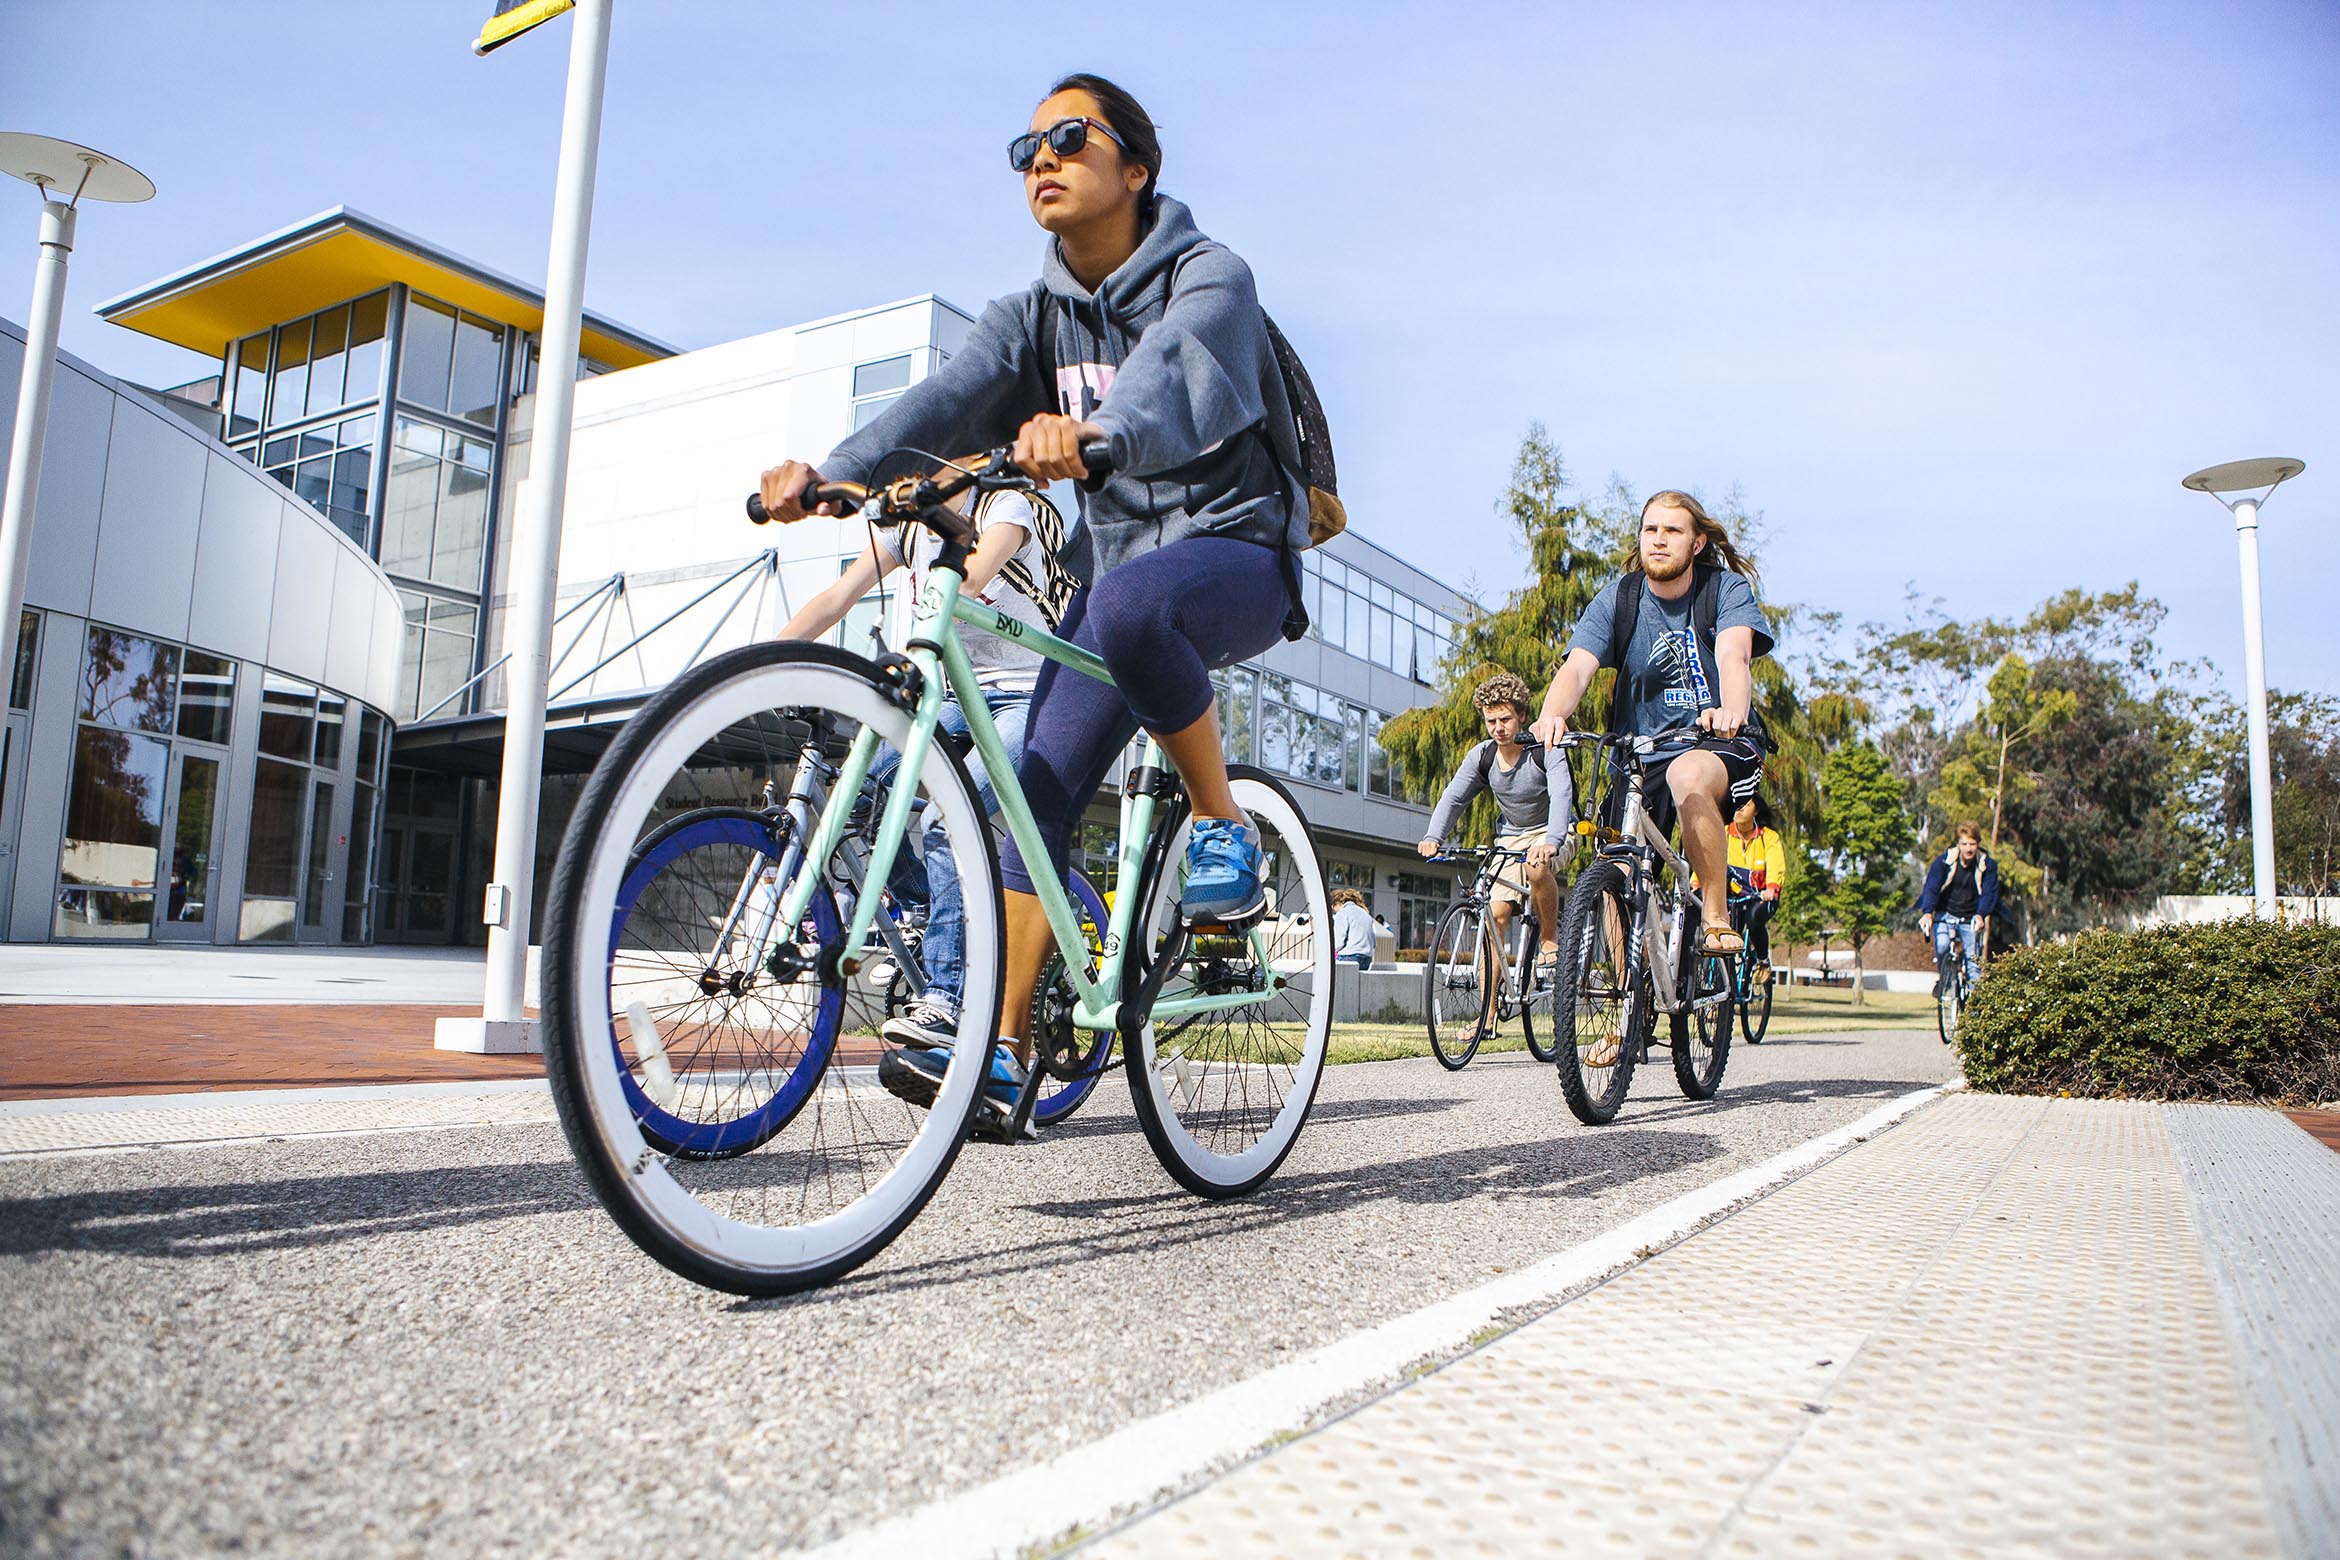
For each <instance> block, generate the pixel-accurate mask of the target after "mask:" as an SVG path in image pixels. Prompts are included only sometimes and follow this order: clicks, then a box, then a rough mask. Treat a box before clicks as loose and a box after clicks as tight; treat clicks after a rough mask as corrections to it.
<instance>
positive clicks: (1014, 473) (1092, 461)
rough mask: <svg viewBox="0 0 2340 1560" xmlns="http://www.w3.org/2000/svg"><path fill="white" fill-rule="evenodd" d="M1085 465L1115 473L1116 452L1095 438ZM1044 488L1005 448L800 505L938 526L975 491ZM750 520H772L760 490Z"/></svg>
mask: <svg viewBox="0 0 2340 1560" xmlns="http://www.w3.org/2000/svg"><path fill="white" fill-rule="evenodd" d="M1081 463H1082V464H1083V465H1085V466H1087V467H1088V469H1089V475H1090V476H1091V477H1102V476H1106V475H1109V474H1110V473H1111V472H1112V470H1113V454H1112V451H1111V449H1110V448H1109V447H1108V446H1107V444H1106V443H1105V441H1104V440H1102V439H1092V440H1090V441H1088V442H1087V443H1085V444H1083V445H1082V446H1081ZM1037 485H1038V484H1037V483H1036V482H1035V481H1034V480H1033V479H1032V478H1031V477H1028V476H1026V475H1025V474H1024V472H1023V470H1022V468H1021V467H1019V466H1017V465H1016V463H1015V460H1014V459H1013V458H1012V457H1011V456H1010V454H1009V452H1008V450H1007V449H1006V448H1005V447H1004V446H1003V447H1002V448H1000V449H996V450H988V451H986V452H985V453H983V454H981V455H975V456H971V457H969V458H968V459H967V461H966V462H964V463H963V464H962V465H960V466H958V467H956V468H954V469H952V470H949V471H946V472H937V473H934V474H931V475H919V476H909V477H897V478H896V479H895V480H893V481H892V482H889V483H887V484H886V485H885V486H883V487H881V488H874V489H873V488H867V487H864V486H862V485H861V484H860V483H858V482H818V483H815V484H813V485H812V486H811V487H809V488H807V489H805V491H804V493H803V494H802V495H801V496H800V497H799V499H798V500H797V502H798V506H799V507H800V508H803V509H811V508H813V507H815V506H817V505H820V504H843V505H845V506H847V507H849V508H853V509H864V508H867V507H868V506H869V505H870V504H872V503H875V504H877V506H878V512H877V513H876V514H875V515H873V516H871V517H870V518H872V519H874V520H877V521H879V522H880V523H882V524H887V525H898V524H900V523H902V522H903V521H906V520H916V521H920V522H922V523H925V524H928V525H933V524H934V523H935V522H934V520H933V518H932V514H931V512H932V511H934V510H937V509H940V508H941V507H942V506H943V505H945V504H948V503H949V502H950V501H951V500H952V499H954V498H957V497H958V496H959V495H960V494H961V493H964V492H966V491H967V490H968V489H969V488H982V489H985V490H987V491H999V490H1003V489H1009V488H1020V489H1024V490H1027V491H1028V490H1030V489H1031V488H1033V487H1036V486H1037ZM747 517H748V519H749V520H751V521H753V522H754V523H755V524H757V525H763V524H765V523H766V522H768V521H769V520H771V518H772V516H771V515H770V514H769V513H768V512H767V511H766V510H765V508H764V495H763V494H762V493H760V492H757V493H750V494H749V495H748V496H747Z"/></svg>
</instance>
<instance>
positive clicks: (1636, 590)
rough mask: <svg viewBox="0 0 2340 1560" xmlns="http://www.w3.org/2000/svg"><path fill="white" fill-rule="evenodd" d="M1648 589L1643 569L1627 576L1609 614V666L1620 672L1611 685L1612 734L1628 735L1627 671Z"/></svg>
mask: <svg viewBox="0 0 2340 1560" xmlns="http://www.w3.org/2000/svg"><path fill="white" fill-rule="evenodd" d="M1647 588H1648V586H1647V584H1646V582H1645V581H1644V579H1643V577H1642V573H1641V571H1640V570H1639V569H1633V570H1630V571H1628V572H1627V573H1626V575H1625V577H1624V578H1623V579H1620V580H1619V581H1618V582H1617V601H1616V605H1615V607H1614V608H1613V609H1612V610H1611V612H1610V613H1609V653H1608V663H1609V665H1610V666H1611V667H1613V668H1614V669H1615V670H1616V673H1617V680H1616V681H1615V682H1613V683H1611V684H1609V735H1610V736H1612V737H1621V736H1623V735H1624V734H1625V692H1626V678H1627V676H1628V675H1629V674H1628V673H1627V671H1626V669H1625V655H1626V652H1627V651H1629V650H1631V649H1632V648H1633V629H1634V626H1635V625H1636V624H1638V623H1639V622H1640V621H1641V593H1642V591H1644V590H1645V589H1647Z"/></svg>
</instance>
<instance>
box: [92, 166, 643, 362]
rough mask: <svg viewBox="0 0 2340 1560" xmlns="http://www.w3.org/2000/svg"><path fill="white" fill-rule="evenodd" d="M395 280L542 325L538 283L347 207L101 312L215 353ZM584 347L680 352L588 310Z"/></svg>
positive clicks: (508, 321) (513, 321) (478, 310)
mask: <svg viewBox="0 0 2340 1560" xmlns="http://www.w3.org/2000/svg"><path fill="white" fill-rule="evenodd" d="M392 282H404V283H405V284H406V285H407V286H408V287H410V288H412V289H414V290H415V291H416V292H420V293H428V294H429V295H430V296H432V297H434V298H437V299H440V300H441V301H443V302H446V303H452V304H454V305H456V306H457V307H459V308H463V309H468V310H470V311H471V312H472V313H474V314H477V315H481V316H483V317H485V318H487V319H491V320H494V321H496V322H498V323H499V324H503V325H516V326H518V327H520V328H521V329H522V330H528V331H541V330H543V329H544V295H543V294H542V293H541V292H538V291H537V290H535V289H534V288H531V287H528V286H526V285H524V284H522V283H520V282H518V281H515V280H514V279H513V278H511V277H509V276H506V275H504V274H503V273H501V272H499V271H491V270H489V269H488V268H487V267H486V266H483V265H479V264H477V263H476V262H474V261H471V260H467V259H465V258H464V257H463V256H461V255H458V254H454V253H451V252H450V251H448V250H445V249H441V248H439V247H438V246H437V245H435V244H428V243H425V242H423V241H422V240H421V239H419V238H416V237H414V236H413V235H411V234H408V233H402V232H400V231H399V230H398V229H396V228H394V227H391V226H389V225H388V224H387V223H382V222H377V221H375V220H374V219H373V218H372V217H369V216H367V215H365V214H364V213H363V212H359V211H352V210H351V209H350V208H349V207H347V206H336V207H335V208H334V209H333V210H331V211H326V212H320V213H319V214H318V215H316V216H314V217H311V218H309V219H308V220H307V221H305V222H300V223H296V224H294V225H293V226H291V227H289V228H286V229H284V230H283V231H281V232H277V233H271V234H269V235H268V236H267V237H266V238H262V239H258V240H256V241H254V242H253V243H250V244H247V245H245V246H244V247H243V248H241V249H237V250H232V251H230V252H229V253H227V254H224V255H220V256H217V257H216V258H213V259H210V260H206V261H204V262H203V263H202V264H200V265H196V266H192V267H190V268H188V269H187V270H184V271H181V272H178V273H177V274H175V275H172V276H166V277H164V278H163V279H162V280H161V281H158V282H152V283H149V284H148V285H147V286H145V287H141V288H139V289H137V290H136V291H134V292H128V293H124V294H123V295H122V296H121V297H119V298H113V299H109V300H108V301H106V302H104V303H101V304H99V305H98V307H97V313H98V317H99V318H101V319H104V320H108V321H111V322H112V323H113V324H116V325H121V326H125V327H127V328H129V329H131V330H134V331H137V332H139V333H140V334H142V335H147V336H153V337H155V338H157V339H159V340H162V341H168V342H170V343H172V344H173V345H175V346H181V347H186V348H188V349H190V350H191V351H195V352H200V353H202V354H203V355H204V356H206V357H219V356H221V355H222V354H224V353H225V352H226V350H227V344H228V343H229V342H231V341H234V340H235V339H237V338H238V337H240V336H248V335H250V334H252V333H253V332H254V331H258V330H266V329H267V328H268V327H270V326H272V325H281V324H283V323H284V322H286V321H287V320H297V319H300V318H301V317H302V316H304V315H308V314H314V313H315V312H316V311H317V310H319V309H323V308H328V307H330V306H332V305H333V304H336V303H339V302H341V301H342V300H344V299H346V298H354V297H357V296H359V295H360V294H363V293H369V292H373V291H374V290H376V289H377V288H381V287H387V286H389V285H390V284H391V283H392ZM581 350H582V351H583V353H584V355H585V356H587V357H589V358H591V359H593V360H594V361H595V362H596V363H602V364H606V365H608V366H609V367H611V368H633V367H636V366H637V365H639V364H643V363H652V362H656V361H657V360H658V359H660V358H667V357H673V356H674V355H675V351H676V349H675V348H673V347H671V346H668V345H667V344H666V343H665V342H663V341H660V340H658V339H656V338H655V337H651V336H645V335H643V334H642V333H641V332H640V331H637V330H632V329H630V328H628V327H626V326H624V325H620V324H618V323H617V322H616V321H615V320H610V319H605V318H603V317H601V316H600V315H597V314H595V313H593V312H592V311H591V310H587V311H586V314H585V325H584V337H583V341H582V343H581Z"/></svg>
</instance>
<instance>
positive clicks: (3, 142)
mask: <svg viewBox="0 0 2340 1560" xmlns="http://www.w3.org/2000/svg"><path fill="white" fill-rule="evenodd" d="M0 172H5V173H12V174H14V175H15V176H16V177H18V178H20V179H22V180H24V182H25V183H27V184H31V185H34V186H37V187H38V188H39V190H40V192H41V197H42V199H44V200H61V201H64V202H66V203H67V204H72V203H74V202H77V201H81V200H85V199H86V200H114V201H123V202H129V203H136V202H138V201H142V200H152V199H154V181H153V180H152V179H150V178H148V177H147V176H146V175H145V174H143V173H140V172H139V171H138V170H137V169H136V168H133V167H131V166H130V165H129V164H128V163H126V162H122V161H120V160H118V159H116V158H112V157H108V156H107V155H106V154H105V153H103V152H93V151H91V150H90V149H89V148H88V147H86V146H79V145H76V144H75V143H73V142H71V141H60V140H58V139H57V138H56V137H54V136H47V135H27V134H25V133H24V132H22V131H19V130H0Z"/></svg>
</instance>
